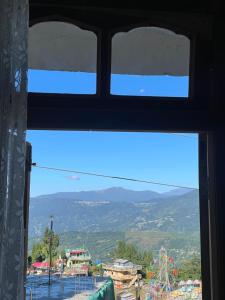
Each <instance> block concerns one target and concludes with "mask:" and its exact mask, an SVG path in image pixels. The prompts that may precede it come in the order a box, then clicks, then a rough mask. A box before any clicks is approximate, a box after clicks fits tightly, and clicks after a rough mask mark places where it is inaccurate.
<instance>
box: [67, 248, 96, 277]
mask: <svg viewBox="0 0 225 300" xmlns="http://www.w3.org/2000/svg"><path fill="white" fill-rule="evenodd" d="M66 257H67V263H66V267H67V269H70V271H71V272H72V273H73V274H79V275H88V269H89V265H90V262H91V255H90V253H89V251H88V250H87V249H84V248H79V249H75V250H70V249H67V250H66Z"/></svg>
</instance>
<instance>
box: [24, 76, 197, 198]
mask: <svg viewBox="0 0 225 300" xmlns="http://www.w3.org/2000/svg"><path fill="white" fill-rule="evenodd" d="M95 80H96V78H95V75H94V74H82V73H69V72H43V71H30V72H29V86H28V89H29V91H39V92H41V91H42V92H61V93H85V92H86V93H94V92H95ZM187 91H188V78H187V77H172V76H125V75H123V76H122V75H113V78H112V92H113V93H121V94H134V95H143V96H144V95H156V96H157V95H163V96H187ZM27 140H28V141H30V142H31V143H32V146H33V161H34V162H36V163H38V164H40V165H44V166H50V167H58V168H64V169H65V168H67V169H76V170H81V171H89V172H98V173H103V174H109V175H115V176H123V177H126V176H127V177H134V178H139V179H143V180H155V181H161V182H166V183H171V184H176V185H185V186H192V187H198V141H197V135H193V134H192V135H190V136H189V137H188V136H187V135H186V134H185V136H183V135H175V134H165V133H164V134H163V133H161V134H160V133H115V132H114V133H112V132H110V133H109V132H71V131H70V132H69V131H67V132H66V131H29V132H28V133H27ZM112 186H121V187H124V188H130V189H134V190H147V189H149V190H155V191H159V192H163V191H166V190H169V189H168V188H164V187H161V186H155V185H150V184H143V183H134V182H126V181H120V180H112V179H103V178H99V177H90V176H86V175H77V176H76V174H74V175H73V174H68V173H60V172H53V171H46V170H40V169H36V168H33V170H32V178H31V196H37V195H41V194H49V193H55V192H62V191H80V190H94V189H105V188H108V187H112Z"/></svg>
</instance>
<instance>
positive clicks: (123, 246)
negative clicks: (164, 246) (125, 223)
mask: <svg viewBox="0 0 225 300" xmlns="http://www.w3.org/2000/svg"><path fill="white" fill-rule="evenodd" d="M112 257H113V258H122V259H127V260H130V261H132V262H133V263H136V264H139V265H142V266H143V268H146V267H148V266H149V265H150V264H152V261H153V256H152V253H151V251H144V252H141V251H140V250H139V249H138V248H137V247H136V246H134V245H133V244H129V243H126V242H125V241H119V242H118V243H117V247H116V248H115V249H114V251H113V252H112Z"/></svg>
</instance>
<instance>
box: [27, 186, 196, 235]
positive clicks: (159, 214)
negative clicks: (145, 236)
mask: <svg viewBox="0 0 225 300" xmlns="http://www.w3.org/2000/svg"><path fill="white" fill-rule="evenodd" d="M50 215H53V216H54V229H55V231H56V232H57V233H65V232H69V231H70V232H71V231H77V232H89V233H91V232H137V231H152V232H155V231H156V232H157V231H158V232H168V233H174V232H176V233H193V232H198V231H199V200H198V191H197V190H193V191H190V190H187V189H176V190H173V191H170V192H167V193H163V194H160V193H156V192H153V191H132V190H128V189H123V188H120V187H115V188H110V189H105V190H98V191H88V192H86V191H85V192H68V193H56V194H51V195H43V196H38V197H34V198H31V199H30V224H29V231H30V236H31V237H35V236H39V235H41V234H42V233H43V231H44V228H45V227H46V226H48V222H49V216H50Z"/></svg>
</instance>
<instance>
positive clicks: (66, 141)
mask: <svg viewBox="0 0 225 300" xmlns="http://www.w3.org/2000/svg"><path fill="white" fill-rule="evenodd" d="M28 140H29V142H30V143H31V144H32V149H33V161H35V162H36V163H37V165H36V167H33V168H32V173H31V176H32V180H31V198H30V210H29V218H30V222H29V243H28V257H29V262H30V264H29V265H28V269H27V271H28V274H29V275H28V276H27V286H28V287H32V290H33V291H35V298H34V299H35V300H36V299H40V300H44V299H49V300H56V299H71V300H72V299H100V298H101V299H114V297H113V294H112V293H113V289H111V288H107V289H105V288H104V287H105V283H106V282H107V281H108V279H109V277H111V279H112V280H113V284H114V288H115V289H114V291H115V293H116V295H120V293H121V292H122V293H124V291H126V293H129V294H130V297H129V298H125V297H123V299H130V300H131V299H136V295H137V294H136V293H135V292H138V293H139V292H140V294H141V298H140V299H141V300H144V299H145V300H147V299H154V300H166V299H167V300H168V299H170V300H172V299H173V300H175V299H176V300H178V299H179V300H184V299H186V300H187V299H189V300H190V299H195V300H201V299H202V293H201V253H200V224H199V191H198V187H199V182H198V135H196V134H186V133H180V134H178V133H171V134H170V133H141V132H138V133H131V132H130V133H128V132H96V131H91V132H88V131H82V132H78V131H69V132H66V131H28ZM149 153H151V155H149ZM66 170H67V172H66ZM104 175H105V176H104ZM106 176H108V177H106ZM50 216H53V219H52V218H50ZM51 221H52V223H51ZM51 225H52V226H51ZM49 228H52V230H53V232H54V235H55V236H56V237H57V238H58V243H54V245H53V246H54V247H53V250H54V251H52V253H54V255H53V257H52V284H51V286H50V287H49V286H48V285H47V283H48V270H49V261H50V255H49V252H48V249H49V246H50V239H49V238H48V236H49V235H48V234H47V233H48V229H49ZM202 230H204V228H203V229H202ZM51 245H52V244H51ZM46 248H47V251H46ZM60 274H61V276H59V275H60ZM34 275H35V276H34ZM77 275H85V276H77ZM79 278H80V280H79ZM135 288H139V290H135ZM84 290H85V296H84V297H83V294H82V293H81V291H84ZM87 290H88V296H87ZM96 290H98V291H99V292H100V293H101V295H102V297H98V294H96ZM106 290H107V291H108V294H104V292H103V291H106ZM79 297H80V298H79ZM28 299H29V298H28ZM115 299H116V298H115Z"/></svg>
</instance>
